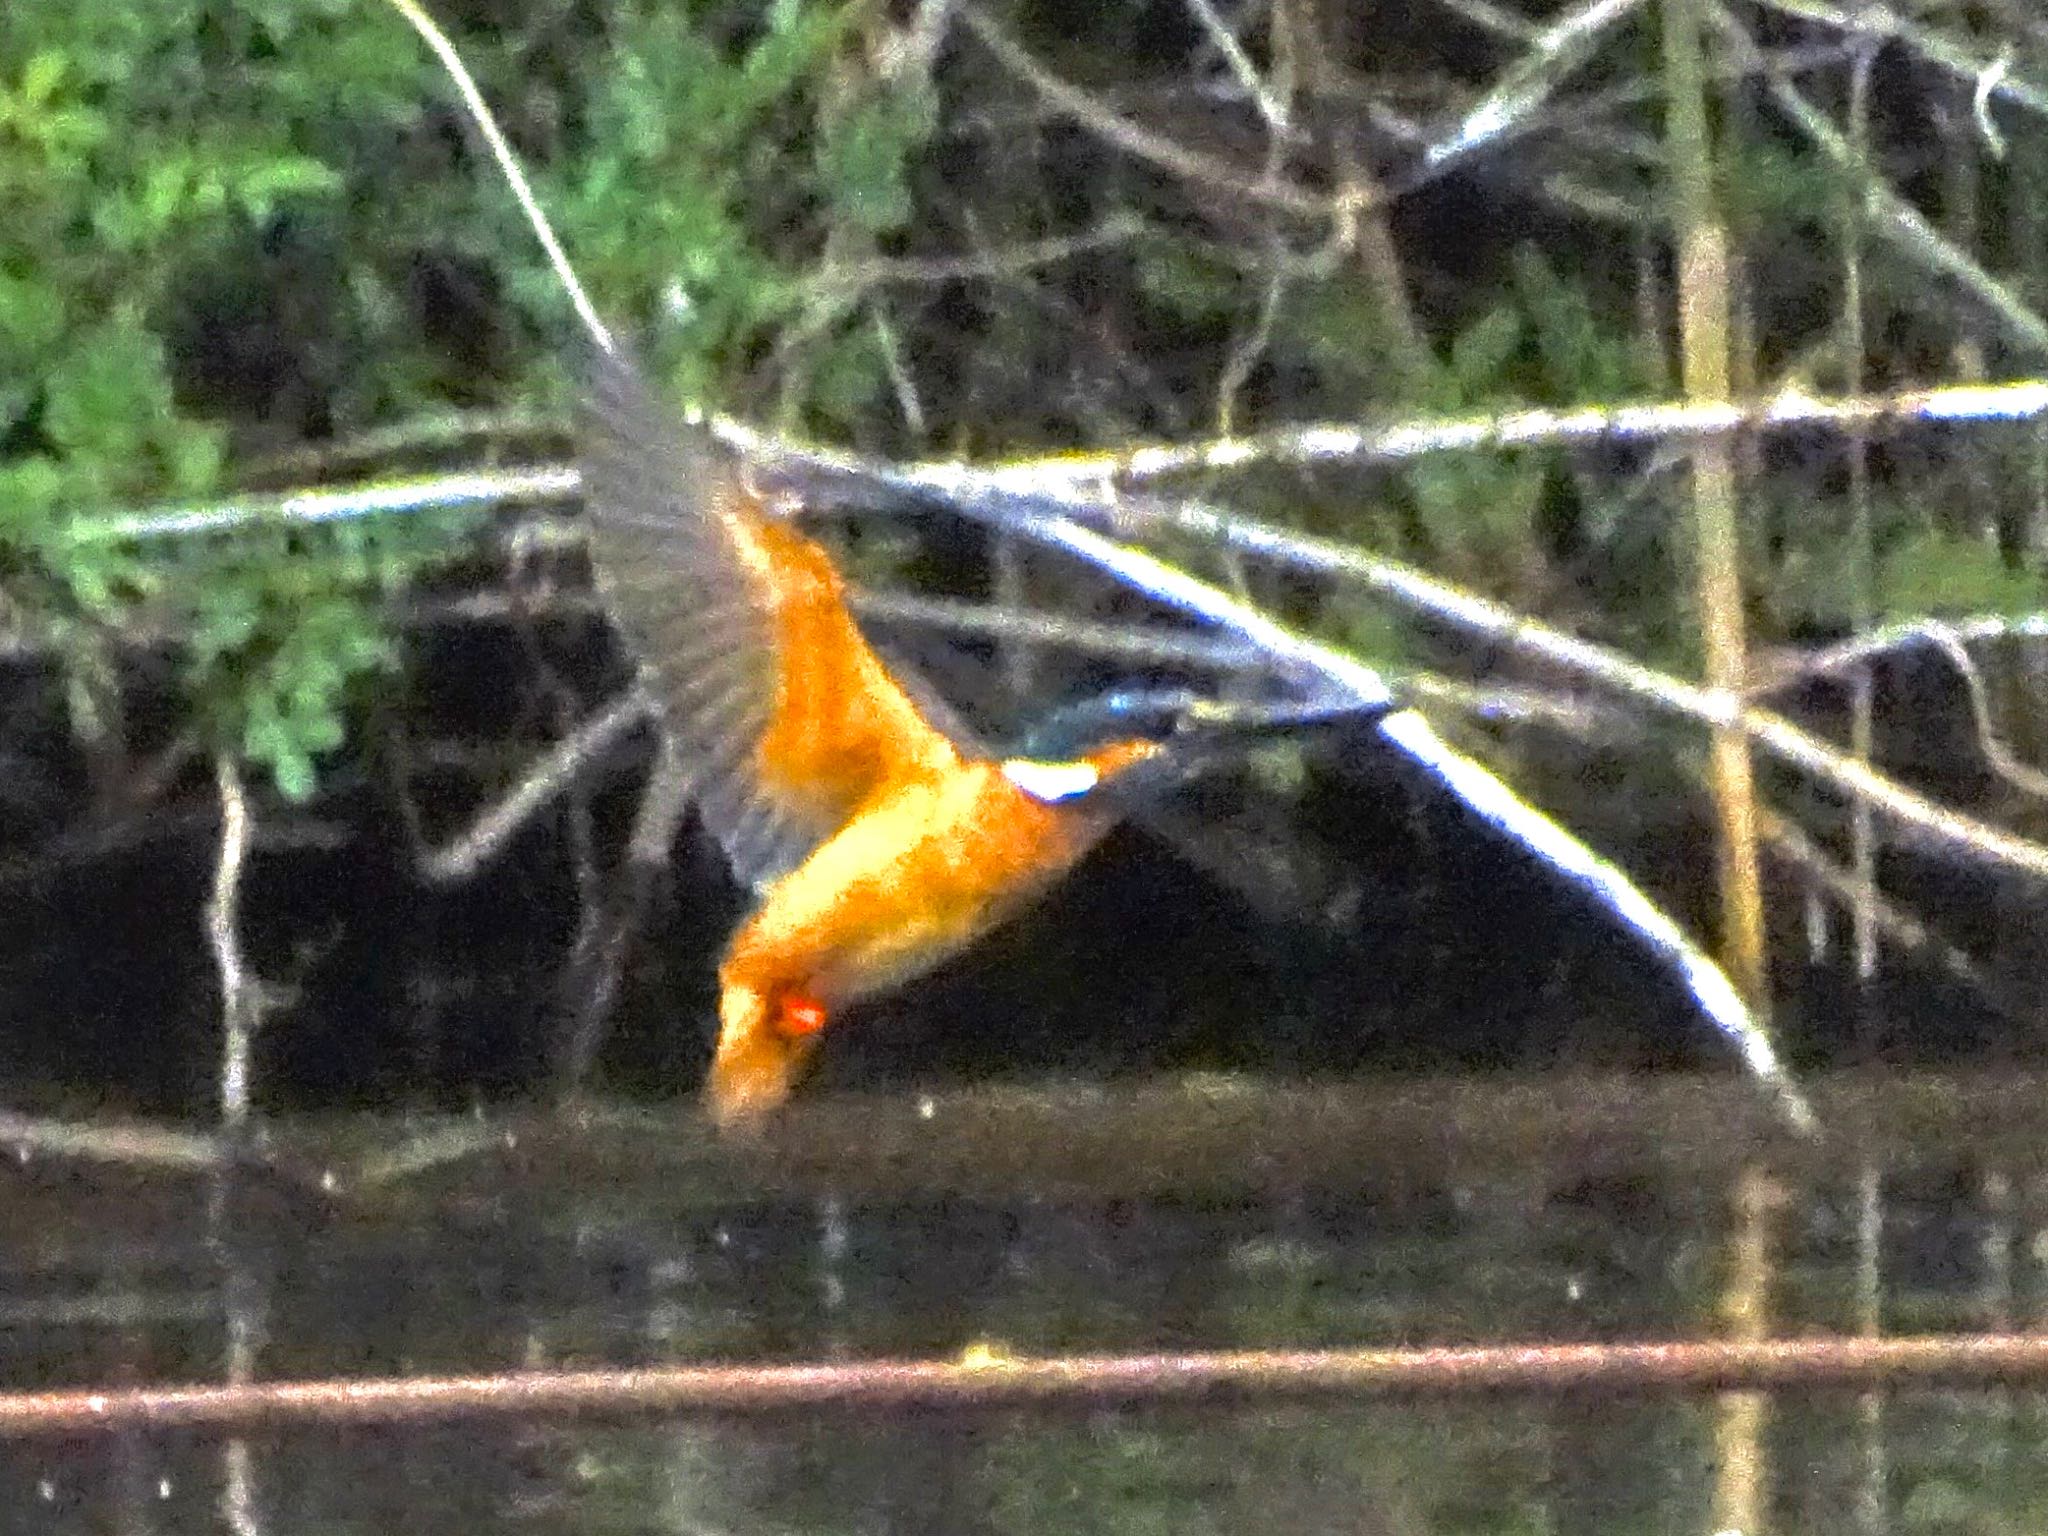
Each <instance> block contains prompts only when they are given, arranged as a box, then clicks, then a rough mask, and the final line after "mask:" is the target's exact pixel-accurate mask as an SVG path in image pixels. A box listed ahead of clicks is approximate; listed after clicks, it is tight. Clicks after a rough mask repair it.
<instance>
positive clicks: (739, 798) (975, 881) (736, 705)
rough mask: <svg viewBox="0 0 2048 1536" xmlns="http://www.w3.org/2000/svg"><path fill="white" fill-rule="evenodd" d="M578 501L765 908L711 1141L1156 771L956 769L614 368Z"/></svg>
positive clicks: (962, 941)
mask: <svg viewBox="0 0 2048 1536" xmlns="http://www.w3.org/2000/svg"><path fill="white" fill-rule="evenodd" d="M584 478H585V483H586V490H587V495H588V501H589V509H590V519H591V546H592V550H593V557H594V564H595V565H596V568H597V572H598V576H599V579H600V581H601V583H602V585H603V587H604V589H605V591H606V592H607V594H608V596H609V598H610V601H611V604H612V607H613V609H614V611H615V613H616V614H617V616H618V617H619V618H620V620H621V622H622V623H623V624H624V625H625V627H626V629H627V632H628V634H629V635H630V636H631V637H632V638H633V639H634V640H635V641H636V642H637V643H638V645H639V647H640V650H641V654H642V658H643V660H644V662H645V664H646V666H647V669H648V670H649V672H650V673H651V674H652V676H653V678H654V681H655V684H656V692H657V693H658V695H659V696H660V698H661V699H662V702H663V704H664V707H665V712H666V715H667V723H668V727H669V730H670V732H671V736H672V739H673V740H674V742H675V745H676V749H677V750H678V751H679V752H680V753H681V754H682V757H683V761H684V763H685V765H686V768H687V769H688V771H689V774H690V777H691V784H692V792H693V794H694V796H695V798H696V800H697V803H698V806H699V808H700V811H701V813H702V815H703V818H704V821H705V824H706V826H707V827H708V828H709V829H710V830H711V831H712V833H713V834H714V835H715V836H716V837H717V838H718V840H719V842H720V844H721V845H722V846H723V847H724V849H725V852H726V856H727V858H728V859H729V861H730V862H731V863H732V866H733V868H734V870H735V872H736V873H737V874H738V875H739V876H740V877H741V878H742V879H743V880H745V881H746V882H747V883H748V884H750V885H751V886H753V887H754V889H755V891H756V894H757V898H758V901H757V905H756V906H755V908H754V910H753V912H752V913H751V914H750V915H749V916H748V918H747V919H746V921H745V922H744V923H743V924H742V926H741V927H740V929H739V931H738V933H737V934H735V935H734V937H733V939H732V940H731V942H730V944H729V945H728V947H727V949H726V953H725V957H724V960H723V963H722V964H721V966H720V969H719V1035H718V1044H717V1049H716V1053H715V1055H714V1057H713V1061H712V1067H711V1075H710V1079H709V1085H708V1086H709V1096H710V1105H711V1110H712V1114H713V1116H714V1117H715V1118H716V1119H717V1120H718V1121H719V1122H720V1123H721V1124H733V1123H737V1122H749V1121H753V1120H756V1119H758V1117H759V1116H760V1115H761V1114H763V1113H764V1112H766V1111H767V1110H769V1109H772V1108H773V1107H774V1106H775V1105H777V1104H779V1103H780V1102H781V1101H782V1100H783V1099H784V1098H786V1097H787V1095H788V1093H789V1090H790V1086H791V1084H792V1081H793V1080H794V1078H795V1076H796V1073H797V1072H798V1070H799V1069H800V1068H801V1066H802V1065H803V1063H804V1061H805V1059H806V1058H807V1057H808V1056H809V1054H810V1052H811V1050H812V1048H813V1046H814V1044H815V1041H816V1038H817V1035H818V1033H819V1031H820V1030H821V1029H822V1028H823V1027H824V1025H825V1024H826V1022H827V1021H828V1020H829V1019H830V1017H831V1016H832V1014H833V1013H834V1011H835V1010H837V1009H839V1008H841V1007H843V1006H844V1005H846V1004H848V1003H851V1002H854V1001H856V1000H858V999H860V998H863V997H867V996H870V995H873V994H874V993H877V992H881V991H884V990H887V989H888V988H891V987H894V986H897V985H899V984H901V983H902V982H904V981H907V980H909V979H911V978H913V977H915V976H917V975H919V974H921V973H922V972H924V971H926V970H928V969H930V968H931V967H932V966H933V965H935V964H937V963H938V962H939V961H941V960H943V959H945V958H946V957H947V956H949V955H952V954H954V953H956V952H958V951H959V950H961V949H963V948H965V947H966V946H968V945H969V944H971V943H973V942H974V940H975V939H977V938H979V937H980V936H981V935H982V934H984V933H986V932H987V931H988V930H989V929H990V928H992V927H993V926H995V925H996V924H997V923H999V922H1001V921H1002V920H1003V919H1004V918H1006V917H1008V916H1010V915H1011V914H1012V913H1014V912H1015V911H1016V910H1017V909H1018V908H1019V907H1021V906H1022V905H1024V904H1025V903H1026V902H1028V901H1029V900H1030V899H1031V898H1032V897H1034V896H1036V895H1038V894H1039V893H1040V892H1042V891H1043V890H1045V888H1046V887H1047V886H1049V885H1051V884H1052V883H1053V882H1054V881H1056V880H1057V879H1058V878H1059V876H1060V875H1062V874H1063V873H1064V872H1065V871H1066V870H1067V869H1068V868H1070V867H1071V866H1072V865H1073V864H1074V863H1075V862H1076V861H1077V860H1078V859H1079V858H1080V857H1081V856H1082V855H1083V854H1085V853H1086V852H1087V851H1088V849H1089V848H1090V847H1092V846H1093V845H1094V844H1095V842H1096V841H1097V840H1099V839H1100V838H1101V836H1102V835H1103V834H1104V833H1105V832H1106V831H1107V830H1108V829H1109V827H1110V826H1111V825H1112V824H1113V823H1114V821H1115V819H1116V816H1115V812H1114V810H1113V809H1112V807H1111V802H1110V801H1109V800H1108V799H1107V798H1105V797H1103V796H1101V795H1099V794H1096V793H1093V791H1094V790H1095V789H1097V788H1098V787H1099V786H1100V785H1103V784H1107V783H1109V782H1110V781H1111V780H1113V779H1115V778H1116V777H1117V776H1118V775H1119V774H1121V773H1122V772H1123V771H1124V770H1126V769H1128V768H1130V767H1132V766H1133V765H1135V764H1137V763H1139V762H1142V761H1146V760H1148V759H1152V758H1154V757H1156V756H1158V755H1159V754H1160V753H1161V752H1162V751H1163V748H1161V747H1160V745H1159V744H1157V743H1155V742H1151V741H1147V740H1143V739H1131V740H1127V741H1122V742H1116V743H1112V744H1111V745H1109V746H1107V747H1104V748H1102V749H1100V750H1098V751H1095V752H1092V753H1089V754H1086V755H1083V756H1081V757H1078V758H1076V759H1073V760H1072V761H1068V762H1059V763H1032V762H1020V761H1017V760H1010V761H1001V760H997V759H995V758H993V757H989V756H986V755H980V754H977V753H975V752H973V751H971V750H969V751H963V750H962V748H961V746H960V745H958V744H957V743H956V742H955V741H954V740H953V739H952V738H950V737H949V736H948V735H947V734H946V733H945V732H942V731H941V730H939V729H938V728H937V727H936V726H935V725H934V724H933V723H932V721H931V720H930V719H929V718H928V717H927V715H926V713H925V712H924V711H923V710H921V709H920V708H919V707H918V706H917V704H915V703H913V702H912V699H911V697H910V695H909V694H908V693H906V691H905V690H904V688H903V686H902V685H901V684H900V683H899V681H898V680H897V678H896V676H895V675H894V674H892V673H891V671H890V669H889V668H888V667H886V666H885V665H884V664H883V662H882V660H881V658H880V657H879V656H878V655H877V654H876V653H875V651H874V650H873V648H872V647H871V646H869V644H868V642H867V640H866V639H865V637H864V636H863V635H862V634H861V632H860V630H859V628H858V626H857V625H856V624H855V622H854V620H853V616H852V614H851V613H850V611H849V610H848V608H847V604H846V596H845V590H844V587H843V584H842V582H841V580H840V577H839V573H838V571H837V570H836V568H835V567H834V566H833V563H832V560H831V558H830V556H829V555H827V554H826V552H825V550H824V549H823V548H822V547H821V546H820V545H818V544H817V543H816V542H815V541H813V540H812V539H809V538H807V537H805V536H804V535H803V534H801V533H799V532H798V531H797V530H796V529H794V528H793V527H791V526H789V524H788V523H787V522H785V521H781V520H778V519H776V518H775V517H773V516H772V515H771V514H770V513H769V511H768V509H767V508H766V507H765V506H764V505H763V503H762V501H761V499H760V498H759V497H758V496H757V495H755V494H754V493H753V492H752V491H751V490H750V489H749V488H748V487H747V486H746V484H745V483H744V481H743V479H742V477H741V475H740V474H739V472H738V471H737V469H736V468H735V467H734V466H733V465H732V464H730V463H729V462H727V461H726V460H724V459H723V458H722V457H720V456H719V455H718V454H717V453H716V451H715V449H714V447H713V445H712V444H710V443H709V441H708V440H707V439H706V435H705V434H704V432H703V430H702V429H701V428H696V427H685V426H684V425H683V424H681V423H680V422H676V421H673V420H671V419H670V418H669V417H668V416H667V415H666V414H665V413H664V412H662V411H661V410H660V409H659V407H658V405H657V403H656V402H655V401H654V399H653V397H652V396H651V395H650V394H649V393H648V391H647V390H646V388H645V386H644V385H643V384H642V383H641V382H640V380H639V379H638V377H637V375H636V374H635V373H634V371H633V370H632V368H631V367H630V365H629V364H627V363H626V362H625V361H624V360H623V359H621V358H619V357H617V356H615V355H611V354H606V355H604V356H603V357H601V358H600V360H599V363H598V369H597V376H596V390H595V396H594V400H593V410H592V413H591V420H590V430H589V442H588V448H587V452H586V456H585V465H584ZM1048 786H1050V787H1048ZM1034 790H1036V791H1037V792H1034Z"/></svg>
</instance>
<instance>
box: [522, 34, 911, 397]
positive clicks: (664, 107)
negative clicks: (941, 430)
mask: <svg viewBox="0 0 2048 1536" xmlns="http://www.w3.org/2000/svg"><path fill="white" fill-rule="evenodd" d="M731 10H732V8H731V7H721V6H717V5H713V4H707V3H703V0H698V3H695V4H690V5H675V4H667V3H655V0H641V3H637V4H628V5H624V6H621V7H618V8H616V9H615V10H613V11H612V12H611V13H610V15H609V25H610V26H611V28H612V31H613V38H614V42H615V44H616V47H617V49H618V53H617V55H616V57H615V59H614V60H613V61H612V63H613V65H614V66H615V67H612V68H608V69H606V70H604V71H603V72H601V73H600V74H599V75H598V76H597V77H596V78H594V79H593V80H592V82H591V99H590V101H589V104H588V107H587V111H588V124H587V131H588V134H589V143H588V144H587V145H585V146H582V147H580V149H579V152H578V153H577V155H576V157H575V163H574V167H573V174H569V175H565V176H563V177H561V178H560V179H547V180H546V182H545V190H544V198H545V200H546V202H547V204H548V206H549V208H550V209H551V210H552V211H553V212H554V213H555V215H556V216H557V219H558V223H559V225H560V228H561V231H562V235H563V239H564V240H565V241H566V243H567V244H568V246H569V248H570V249H571V250H572V251H574V252H575V253H576V260H577V264H578V267H579V269H580V270H581V272H582V273H583V276H584V279H585V281H586V282H587V283H588V284H589V285H590V286H591V288H592V289H593V290H594V291H595V292H597V293H600V294H603V295H604V296H605V299H606V302H607V303H609V304H612V305H617V306H619V307H620V308H621V309H622V310H623V311H624V312H626V313H629V314H640V315H660V316H662V317H663V320H664V326H663V328H662V329H661V330H660V331H659V332H658V334H657V336H656V337H655V351H656V353H657V356H658V360H659V362H660V364H661V365H662V368H663V370H664V371H665V372H666V373H667V374H668V375H669V377H670V378H671V380H672V381H673V382H674V383H675V384H676V386H677V388H678V391H679V392H680V393H681V394H683V395H684V396H686V397H690V398H695V399H698V400H707V399H727V398H730V396H731V394H732V390H731V389H730V388H729V387H728V386H727V385H726V384H725V383H724V381H726V380H729V379H731V378H733V377H734V376H735V375H736V374H737V373H738V372H739V371H740V370H742V369H743V368H745V367H746V365H747V364H748V363H749V362H750V361H751V360H753V359H754V358H756V357H758V356H759V355H760V354H761V353H762V352H763V351H764V350H765V349H767V348H769V347H771V346H773V345H775V344H776V343H777V342H778V341H779V340H781V339H782V338H783V336H784V333H785V332H786V331H788V330H790V329H792V328H799V327H801V328H803V329H805V330H806V331H810V330H815V329H818V328H820V326H822V329H823V330H824V331H825V333H826V334H825V335H824V336H823V337H817V336H813V337H811V338H810V339H811V340H813V341H814V342H821V343H822V348H823V350H822V355H821V356H817V357H814V358H813V359H812V360H811V361H812V371H813V381H812V382H813V384H814V385H815V386H816V390H815V393H814V394H812V395H810V396H808V397H807V398H806V399H805V400H804V401H803V402H802V406H803V409H804V412H805V414H808V415H810V416H811V417H812V418H813V420H814V421H815V422H816V423H817V424H818V425H820V426H823V427H825V428H826V429H828V430H833V429H837V430H844V429H845V428H846V427H847V426H848V425H849V424H851V423H852V422H854V421H856V420H858V419H859V418H860V416H861V415H862V414H863V413H864V412H866V411H868V410H870V409H872V407H873V405H874V402H875V400H876V399H877V397H878V395H879V393H880V391H881V390H882V388H883V387H884V374H883V370H882V369H881V367H880V365H879V360H878V359H877V358H876V357H875V356H874V353H873V346H872V342H871V340H870V338H869V336H868V334H867V328H866V327H865V326H862V325H858V324H856V323H854V321H855V320H856V319H857V318H858V317H857V316H856V315H853V314H850V313H848V314H840V313H839V312H838V308H835V306H834V305H832V304H827V305H825V306H824V308H823V309H822V310H821V309H820V308H819V300H820V295H819V293H818V292H817V291H816V289H815V285H814V283H813V281H812V279H813V277H814V276H815V275H816V272H815V268H816V266H817V263H818V260H819V255H820V253H821V251H823V250H825V249H826V248H827V246H828V245H829V244H830V243H831V239H832V238H833V237H834V236H835V235H836V236H838V237H840V238H842V239H843V238H845V237H846V236H849V235H854V236H858V237H861V238H863V239H866V240H880V239H883V238H885V237H888V236H891V235H893V234H895V233H897V232H898V231H900V230H902V229H903V228H904V227H905V226H907V225H908V223H909V222H910V220H911V217H912V214H913V197H912V192H911V184H910V172H911V169H912V167H913V166H914V165H915V164H916V163H917V159H918V156H919V154H920V152H921V151H922V149H923V146H924V144H925V142H926V140H927V139H928V138H929V136H930V134H931V132H932V130H933V126H934V115H935V105H934V102H933V101H932V99H931V97H930V95H929V94H928V93H927V92H926V91H924V90H923V89H921V88H919V87H916V86H915V85H912V84H906V83H899V82H892V81H887V80H867V79H863V78H862V77H861V75H860V74H859V71H858V69H857V68H856V67H854V65H853V63H852V60H854V59H855V58H856V57H857V55H858V51H859V48H858V39H857V38H855V37H854V36H853V35H852V27H853V24H854V23H855V21H856V20H858V19H859V18H860V16H861V14H862V8H861V7H859V6H855V5H842V4H826V3H815V0H813V3H800V0H778V3H776V4H773V5H771V6H769V7H768V8H767V12H766V15H765V16H764V17H761V18H759V24H758V26H757V27H755V28H753V29H751V30H749V29H746V28H738V29H735V28H734V26H733V21H732V17H731V16H730V15H726V14H724V13H726V12H729V11H731ZM721 31H724V32H725V33H726V34H727V36H726V37H724V38H723V39H721V37H720V35H719V34H720V32H721ZM506 245H507V247H508V248H510V249H515V250H519V251H526V250H528V249H529V248H530V245H531V242H530V240H528V239H527V238H526V237H525V236H524V234H523V232H521V231H517V230H510V229H508V231H507V234H506ZM524 283H525V290H524V291H527V292H532V293H545V292H548V291H550V290H551V289H552V288H553V286H554V284H553V278H552V276H551V275H550V274H548V273H547V272H546V271H545V270H544V268H542V267H541V266H540V265H539V264H538V263H537V262H535V263H532V264H530V265H529V266H528V268H527V270H526V273H525V277H524ZM841 307H843V306H841ZM820 313H823V314H825V315H827V316H828V317H831V316H836V317H837V318H836V319H833V318H828V319H827V320H825V321H823V322H819V321H818V320H817V316H818V315H819V314H820Z"/></svg>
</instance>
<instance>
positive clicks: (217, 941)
mask: <svg viewBox="0 0 2048 1536" xmlns="http://www.w3.org/2000/svg"><path fill="white" fill-rule="evenodd" d="M214 782H215V784H216V785H217V786H218V788H219V793H220V854H219V857H218V859H217V860H216V862H215V864H214V869H213V892H212V894H211V896H209V898H208V899H207V903H206V937H207V943H208V945H209V946H210V947H211V948H212V950H213V963H214V969H215V970H216V971H217V972H218V974H219V976H220V1014H221V1062H220V1119H221V1128H222V1131H223V1132H224V1134H225V1137H226V1140H227V1141H228V1143H229V1145H230V1147H239V1146H240V1145H241V1143H242V1140H243V1138H244V1137H245V1135H246V1134H247V1131H248V1123H249V1058H250V1051H251V1047H252V1045H253V1042H254V1038H255V1033H256V1028H257V1026H258V1025H259V1024H260V1023H261V1022H262V1009H263V983H262V981H261V979H260V978H258V977H257V976H255V975H253V974H252V973H251V972H250V970H249V967H248V965H247V964H246V963H245V962H244V960H243V956H242V942H241V895H242V871H243V868H244V866H245V865H246V864H247V863H248V858H249V823H250V817H249V799H248V796H247V794H246V793H245V792H244V791H243V788H242V776H241V773H240V771H239V770H238V769H237V768H236V767H235V763H234V759H232V758H230V757H229V756H228V755H227V754H226V753H222V754H221V755H220V756H219V757H217V758H215V759H214ZM234 1177H235V1165H234V1163H233V1161H232V1160H230V1162H229V1163H228V1165H227V1166H225V1167H223V1168H221V1169H219V1170H218V1171H217V1172H216V1173H215V1174H214V1176H213V1178H212V1180H211V1181H210V1183H209V1185H208V1189H207V1200H206V1228H207V1243H208V1246H209V1247H211V1248H212V1250H213V1253H214V1256H215V1259H216V1261H217V1262H218V1263H219V1265H220V1268H221V1289H222V1292H223V1307H222V1310H223V1312H224V1314H225V1317H226V1326H227V1347H226V1359H225V1360H224V1361H223V1362H222V1365H223V1370H224V1372H225V1375H226V1379H227V1383H228V1385H230V1386H241V1385H244V1384H246V1383H247V1382H250V1381H252V1380H254V1379H255V1374H256V1351H257V1348H258V1345H259V1342H260V1340H261V1337H262V1328H263V1320H262V1313H263V1298H262V1288H261V1286H260V1285H259V1284H258V1282H257V1279H256V1277H255V1275H254V1273H253V1272H252V1270H251V1268H250V1265H249V1261H248V1256H247V1254H246V1253H244V1252H243V1251H242V1249H241V1246H240V1245H239V1244H238V1243H237V1242H236V1241H235V1237H234V1232H233V1230H232V1226H231V1223H230V1219H229V1198H228V1197H229V1194H230V1189H231V1182H232V1180H233V1179H234ZM220 1513H221V1521H222V1523H223V1524H224V1525H225V1526H226V1527H227V1528H228V1530H229V1531H231V1532H233V1533H234V1536H260V1533H261V1531H262V1529H263V1522H262V1517H261V1515H260V1513H259V1506H258V1502H257V1496H256V1462H255V1456H254V1453H253V1451H252V1450H251V1448H250V1444H249V1442H248V1441H247V1440H246V1439H244V1438H242V1437H241V1436H239V1435H237V1436H234V1437H232V1438H230V1439H229V1440H228V1441H227V1442H226V1444H224V1445H223V1446H222V1448H221V1492H220Z"/></svg>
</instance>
